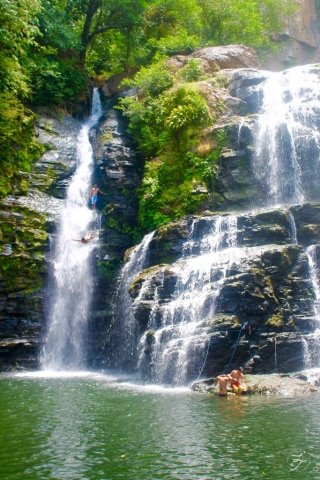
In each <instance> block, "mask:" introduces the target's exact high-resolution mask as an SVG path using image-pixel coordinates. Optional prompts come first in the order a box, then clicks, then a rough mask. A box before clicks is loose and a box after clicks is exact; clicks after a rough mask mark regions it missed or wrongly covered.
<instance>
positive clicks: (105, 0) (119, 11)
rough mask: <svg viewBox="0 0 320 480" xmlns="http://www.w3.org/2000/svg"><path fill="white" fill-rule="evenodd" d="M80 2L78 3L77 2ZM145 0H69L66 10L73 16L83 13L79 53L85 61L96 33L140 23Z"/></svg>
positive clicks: (131, 26) (126, 28)
mask: <svg viewBox="0 0 320 480" xmlns="http://www.w3.org/2000/svg"><path fill="white" fill-rule="evenodd" d="M79 2H80V4H79ZM145 6H146V2H145V0H113V1H111V0H85V1H82V0H70V1H69V2H68V3H67V11H68V12H70V13H71V14H73V15H75V16H77V15H78V16H79V13H82V14H83V18H82V30H81V37H80V38H81V45H82V50H81V53H80V56H81V60H82V62H83V64H84V63H85V59H86V53H87V49H88V46H89V45H90V43H91V42H92V41H93V40H94V38H95V37H96V36H97V35H100V34H102V33H104V32H107V31H108V30H121V31H124V30H127V31H128V32H130V31H131V30H133V29H134V28H135V27H137V26H139V25H142V21H143V17H142V13H143V11H144V9H145Z"/></svg>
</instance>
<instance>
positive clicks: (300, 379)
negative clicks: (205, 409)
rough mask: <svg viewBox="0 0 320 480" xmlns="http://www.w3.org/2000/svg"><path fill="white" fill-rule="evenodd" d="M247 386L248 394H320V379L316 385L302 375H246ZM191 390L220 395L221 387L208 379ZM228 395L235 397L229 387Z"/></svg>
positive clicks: (197, 383)
mask: <svg viewBox="0 0 320 480" xmlns="http://www.w3.org/2000/svg"><path fill="white" fill-rule="evenodd" d="M245 384H246V387H247V394H248V395H252V394H260V395H270V396H271V395H278V396H295V395H308V394H311V393H320V388H319V387H320V377H319V378H318V380H315V384H313V383H311V382H310V381H308V379H307V377H306V375H305V374H304V373H303V372H301V373H292V374H283V373H274V374H266V375H246V377H245ZM191 390H193V391H195V392H199V393H204V394H213V395H218V394H219V386H218V384H216V379H215V378H206V379H203V380H199V381H197V382H195V383H193V384H192V386H191ZM228 394H230V395H235V394H233V393H232V391H231V389H230V388H229V387H228Z"/></svg>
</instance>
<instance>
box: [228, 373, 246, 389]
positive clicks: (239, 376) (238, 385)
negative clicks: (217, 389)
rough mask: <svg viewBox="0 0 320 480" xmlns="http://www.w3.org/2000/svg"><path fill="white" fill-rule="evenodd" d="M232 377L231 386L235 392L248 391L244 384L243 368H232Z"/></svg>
mask: <svg viewBox="0 0 320 480" xmlns="http://www.w3.org/2000/svg"><path fill="white" fill-rule="evenodd" d="M230 377H231V384H230V386H231V388H232V390H233V391H234V393H243V392H246V391H247V388H246V386H245V384H244V381H243V379H244V373H243V368H242V367H238V368H237V369H236V370H232V372H231V373H230Z"/></svg>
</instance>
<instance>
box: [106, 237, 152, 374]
mask: <svg viewBox="0 0 320 480" xmlns="http://www.w3.org/2000/svg"><path fill="white" fill-rule="evenodd" d="M153 235H154V232H151V233H149V234H148V235H146V236H145V237H144V239H143V241H142V242H141V243H140V245H138V246H137V247H136V248H135V249H134V251H133V252H132V253H131V255H130V258H129V260H128V261H127V263H126V265H125V266H124V267H123V269H122V271H121V275H120V278H119V282H118V288H117V292H116V298H115V303H116V312H115V316H114V323H117V324H118V326H119V328H118V329H115V330H113V331H112V335H113V336H114V337H115V338H116V341H115V342H114V344H113V345H112V349H111V350H112V356H113V357H114V359H113V362H112V363H113V364H114V365H116V366H119V364H120V365H121V366H125V367H127V368H132V365H133V364H134V362H135V360H136V355H137V347H136V344H137V336H138V326H137V322H136V321H135V318H134V315H133V311H132V301H131V297H130V295H129V288H130V285H131V283H132V282H133V280H134V278H135V277H136V276H137V275H138V274H139V273H140V272H141V271H142V270H143V269H145V268H147V267H148V266H149V265H148V254H149V251H148V247H149V243H150V241H151V239H152V237H153ZM112 343H113V342H112V341H111V344H112Z"/></svg>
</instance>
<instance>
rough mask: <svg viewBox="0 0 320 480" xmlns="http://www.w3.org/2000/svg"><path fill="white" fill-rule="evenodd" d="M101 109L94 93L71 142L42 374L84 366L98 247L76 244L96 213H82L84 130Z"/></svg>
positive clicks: (88, 168) (87, 155)
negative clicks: (72, 157)
mask: <svg viewBox="0 0 320 480" xmlns="http://www.w3.org/2000/svg"><path fill="white" fill-rule="evenodd" d="M101 115H102V108H101V102H100V96H99V93H98V90H97V89H95V90H94V93H93V101H92V114H91V116H90V117H89V119H88V120H87V121H86V122H85V123H84V124H83V126H82V128H81V131H80V133H79V135H78V139H77V166H76V171H75V173H74V175H73V177H72V179H71V182H70V185H69V188H68V192H67V198H66V201H65V203H64V206H63V210H62V212H61V215H60V222H59V228H58V235H57V239H56V242H55V246H54V254H53V277H54V278H53V285H52V294H51V308H50V313H49V318H48V322H47V332H46V334H45V337H44V341H43V349H42V352H41V359H40V360H41V366H42V368H43V369H45V370H80V369H83V368H84V367H85V366H86V341H87V339H86V333H87V327H88V313H89V308H90V301H91V296H92V288H93V279H92V271H91V263H92V255H93V252H94V250H95V249H96V248H97V245H98V241H97V240H92V241H91V242H90V243H88V244H82V243H80V242H77V241H72V240H71V239H79V238H82V237H84V236H85V234H86V232H87V231H89V230H90V229H92V226H93V225H94V220H95V217H96V215H97V214H96V213H95V212H92V211H91V210H90V209H89V208H88V201H89V185H90V184H89V182H90V181H91V175H92V169H93V154H92V148H91V144H90V141H89V132H90V129H91V128H93V127H94V125H95V124H96V123H97V122H98V120H99V118H100V117H101Z"/></svg>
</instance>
